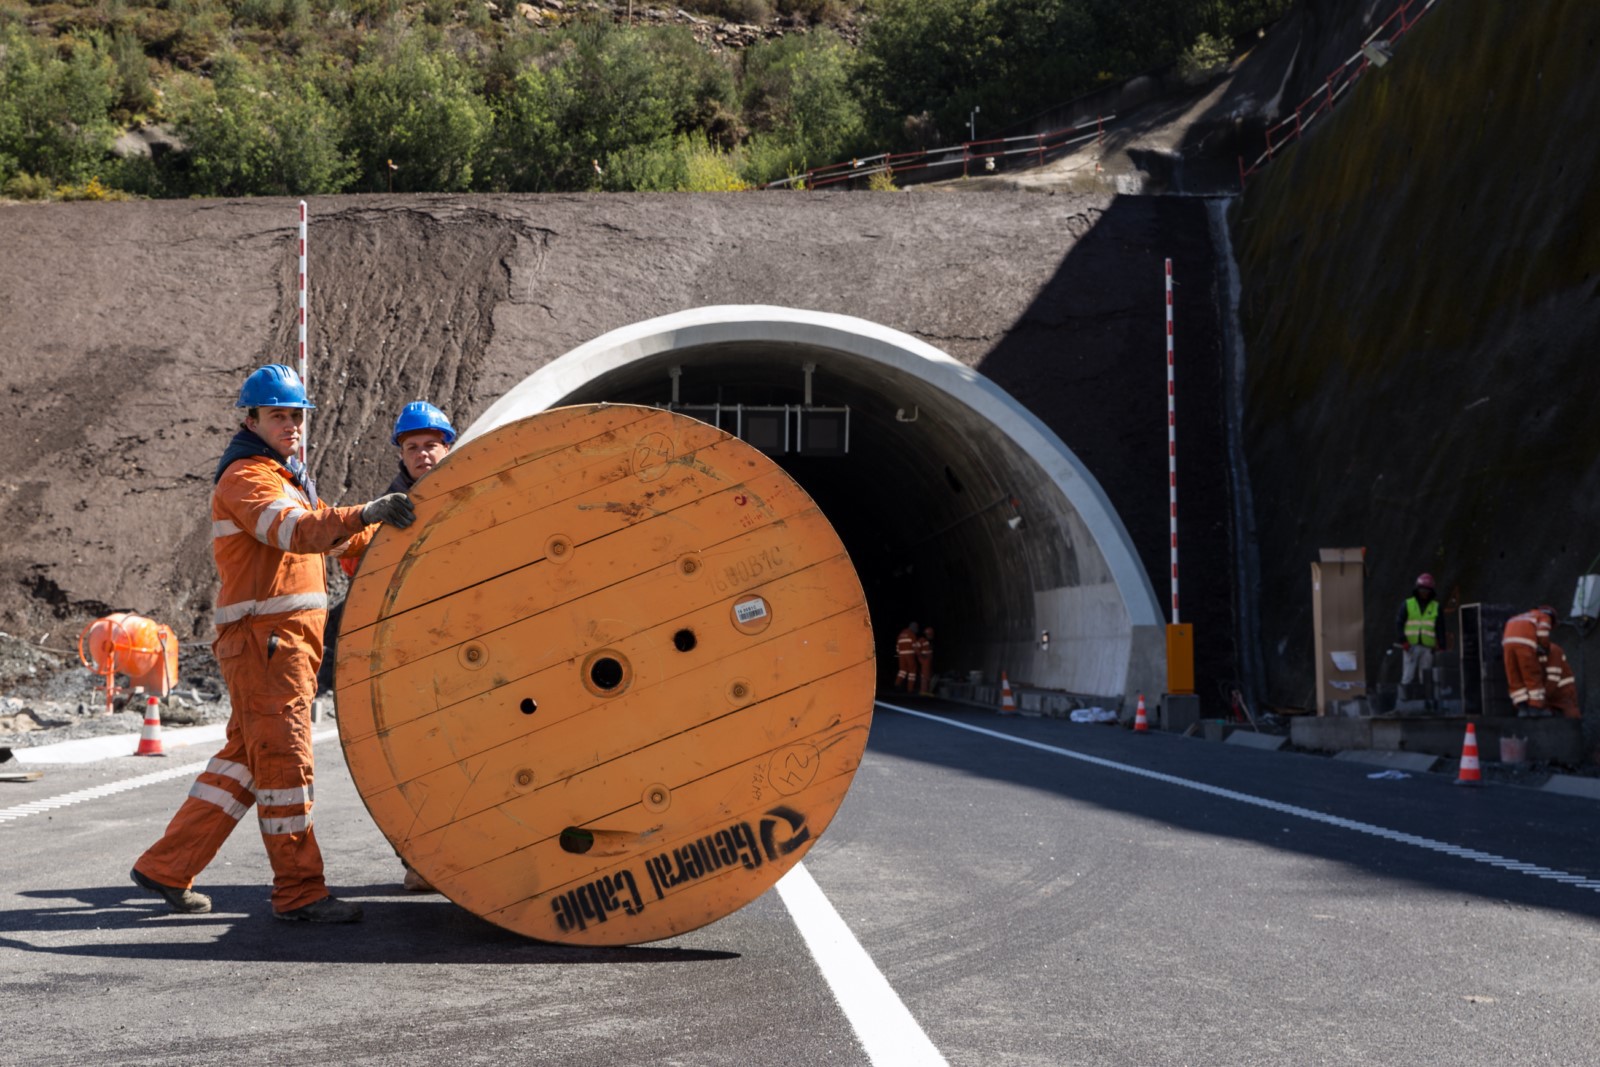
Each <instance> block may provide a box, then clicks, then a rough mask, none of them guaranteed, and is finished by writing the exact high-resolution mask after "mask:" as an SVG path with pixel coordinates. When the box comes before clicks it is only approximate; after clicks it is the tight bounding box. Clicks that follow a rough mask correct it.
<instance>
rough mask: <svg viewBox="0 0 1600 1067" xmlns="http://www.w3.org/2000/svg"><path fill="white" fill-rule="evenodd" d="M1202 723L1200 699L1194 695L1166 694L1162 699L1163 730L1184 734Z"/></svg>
mask: <svg viewBox="0 0 1600 1067" xmlns="http://www.w3.org/2000/svg"><path fill="white" fill-rule="evenodd" d="M1199 721H1200V698H1199V697H1198V696H1196V695H1194V694H1193V693H1189V694H1181V693H1166V694H1164V695H1163V696H1162V698H1161V728H1162V729H1163V730H1170V731H1172V732H1173V733H1179V734H1181V733H1183V732H1184V731H1185V730H1187V729H1188V728H1189V727H1191V726H1193V725H1194V724H1195V723H1197V722H1199Z"/></svg>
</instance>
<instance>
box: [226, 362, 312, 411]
mask: <svg viewBox="0 0 1600 1067" xmlns="http://www.w3.org/2000/svg"><path fill="white" fill-rule="evenodd" d="M316 406H317V405H315V404H313V403H312V402H311V401H310V399H309V398H307V396H306V387H305V384H304V383H303V382H301V381H300V375H298V374H296V373H295V372H294V369H293V368H292V367H285V366H284V365H283V364H282V363H268V364H267V365H266V366H265V367H262V368H261V369H260V370H258V371H256V372H255V373H254V374H252V375H250V377H248V378H246V379H245V380H244V386H243V387H242V388H240V390H239V402H238V403H237V404H235V405H234V407H236V408H315V407H316Z"/></svg>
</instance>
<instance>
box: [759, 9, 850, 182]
mask: <svg viewBox="0 0 1600 1067" xmlns="http://www.w3.org/2000/svg"><path fill="white" fill-rule="evenodd" d="M743 73H744V77H743V99H742V104H743V110H744V115H745V120H746V122H748V123H749V126H750V129H751V131H752V133H753V135H754V138H755V140H756V144H755V145H753V146H752V148H753V149H754V151H753V152H752V153H751V155H752V156H754V157H756V158H758V159H759V160H761V161H762V162H760V163H752V165H749V166H747V167H746V173H747V174H749V176H750V177H751V178H752V180H754V181H757V182H766V181H771V180H773V179H775V178H781V177H783V176H784V174H785V173H786V172H787V171H790V170H800V169H803V168H804V167H805V166H807V165H808V164H812V165H815V164H822V163H828V162H831V161H832V160H834V159H836V158H838V157H840V156H843V155H845V154H846V153H848V152H851V151H855V150H858V145H859V143H860V141H861V137H862V133H863V131H864V128H865V119H864V112H863V110H862V107H861V102H860V100H859V99H858V98H857V96H856V94H855V86H854V84H853V82H852V77H853V71H852V69H851V63H850V53H849V51H848V49H847V48H846V47H845V45H844V43H843V42H842V41H840V40H839V38H838V37H836V36H835V35H833V34H831V33H827V32H819V33H812V34H807V35H805V36H790V37H783V38H780V39H778V40H777V41H772V42H768V43H763V44H759V45H756V46H755V47H754V48H751V49H749V50H748V51H746V53H745V55H744V71H743ZM757 171H759V172H757Z"/></svg>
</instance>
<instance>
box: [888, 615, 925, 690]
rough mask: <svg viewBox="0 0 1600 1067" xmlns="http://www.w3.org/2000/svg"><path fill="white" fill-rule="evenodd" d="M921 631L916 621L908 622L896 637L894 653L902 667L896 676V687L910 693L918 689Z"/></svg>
mask: <svg viewBox="0 0 1600 1067" xmlns="http://www.w3.org/2000/svg"><path fill="white" fill-rule="evenodd" d="M920 632H921V628H920V627H919V626H917V624H916V623H914V622H908V623H906V628H905V629H904V630H901V631H900V634H899V636H898V637H896V638H895V639H894V654H895V658H896V659H897V660H899V667H900V670H899V672H898V673H897V674H896V675H895V676H894V687H895V688H896V689H904V690H905V691H906V692H908V693H915V692H916V691H917V634H918V633H920Z"/></svg>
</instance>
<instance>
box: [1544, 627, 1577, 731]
mask: <svg viewBox="0 0 1600 1067" xmlns="http://www.w3.org/2000/svg"><path fill="white" fill-rule="evenodd" d="M1544 695H1545V703H1547V704H1549V705H1550V710H1551V711H1553V712H1556V713H1558V714H1559V715H1560V716H1561V717H1562V718H1564V719H1581V718H1583V711H1582V710H1581V709H1580V708H1579V707H1578V684H1577V679H1576V678H1574V677H1573V676H1572V664H1571V663H1569V662H1567V654H1566V652H1564V651H1562V648H1561V646H1560V645H1558V644H1556V643H1555V642H1554V641H1551V642H1550V653H1549V655H1548V656H1547V657H1546V659H1545V664H1544Z"/></svg>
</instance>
